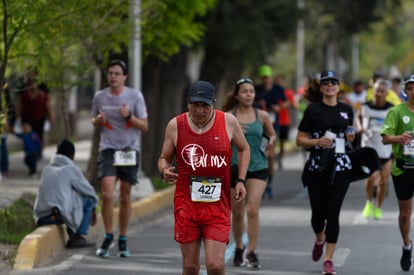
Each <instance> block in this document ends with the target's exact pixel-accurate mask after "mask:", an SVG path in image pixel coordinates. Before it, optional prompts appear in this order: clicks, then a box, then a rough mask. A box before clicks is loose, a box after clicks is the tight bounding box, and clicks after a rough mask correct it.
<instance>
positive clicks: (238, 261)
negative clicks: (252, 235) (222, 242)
mask: <svg viewBox="0 0 414 275" xmlns="http://www.w3.org/2000/svg"><path fill="white" fill-rule="evenodd" d="M244 249H245V246H243V248H237V247H236V249H235V250H234V258H233V264H234V265H235V266H243V265H245V264H246V263H245V261H244V258H243V253H244Z"/></svg>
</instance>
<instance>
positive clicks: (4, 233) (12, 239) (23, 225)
mask: <svg viewBox="0 0 414 275" xmlns="http://www.w3.org/2000/svg"><path fill="white" fill-rule="evenodd" d="M32 208H33V204H32V203H31V202H30V201H28V200H27V199H23V198H22V199H19V200H17V201H15V202H14V203H13V204H12V205H10V206H9V207H6V208H4V209H0V225H1V227H0V242H2V243H10V244H19V243H20V241H21V240H22V239H23V238H24V237H25V236H26V235H27V234H29V233H30V232H32V231H33V230H34V229H35V228H36V224H35V222H34V219H33V210H32Z"/></svg>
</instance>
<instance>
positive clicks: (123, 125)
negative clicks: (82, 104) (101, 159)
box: [91, 86, 148, 151]
mask: <svg viewBox="0 0 414 275" xmlns="http://www.w3.org/2000/svg"><path fill="white" fill-rule="evenodd" d="M123 105H125V106H127V107H128V109H129V110H130V111H131V114H132V115H134V116H136V117H137V118H139V119H145V118H147V117H148V113H147V107H146V105H145V99H144V96H143V95H142V93H141V92H140V91H138V90H135V89H132V88H130V87H127V86H125V87H124V90H123V91H122V92H121V93H120V94H119V95H112V94H111V93H110V91H109V88H105V89H103V90H101V91H98V92H97V93H96V94H95V96H94V98H93V101H92V111H91V115H92V117H95V116H97V115H98V114H99V112H103V113H105V114H106V117H107V122H106V123H105V125H104V126H103V127H102V129H101V141H100V143H99V151H102V150H104V149H116V150H122V149H126V148H131V149H134V150H137V151H140V149H141V144H140V142H141V131H140V130H138V129H137V128H135V127H133V126H132V125H131V123H130V122H129V121H127V120H126V119H125V118H124V117H122V116H121V112H120V108H121V107H122V106H123Z"/></svg>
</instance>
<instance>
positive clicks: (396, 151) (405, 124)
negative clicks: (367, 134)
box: [381, 103, 414, 176]
mask: <svg viewBox="0 0 414 275" xmlns="http://www.w3.org/2000/svg"><path fill="white" fill-rule="evenodd" d="M406 131H410V132H413V131H414V112H411V111H410V110H409V109H408V106H407V104H406V103H403V104H400V105H397V106H394V107H392V108H391V109H390V110H389V111H388V114H387V116H386V117H385V121H384V125H383V126H382V129H381V135H392V136H398V135H401V134H402V133H404V132H406ZM392 153H393V156H394V160H393V164H392V171H391V173H392V174H393V175H394V176H398V175H401V174H402V173H404V171H403V170H401V169H400V168H398V167H397V166H396V160H395V159H403V160H404V161H408V162H414V159H412V158H409V157H407V156H404V154H403V145H401V144H400V143H394V144H393V145H392Z"/></svg>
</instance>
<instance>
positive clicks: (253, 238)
mask: <svg viewBox="0 0 414 275" xmlns="http://www.w3.org/2000/svg"><path fill="white" fill-rule="evenodd" d="M254 98H255V90H254V84H253V81H252V80H250V79H249V78H242V79H240V80H239V81H237V83H236V85H235V87H234V90H233V93H232V94H230V95H229V96H228V98H227V100H226V102H225V104H224V106H223V110H224V111H226V112H230V113H232V114H233V115H234V116H235V117H236V118H237V119H238V121H239V122H240V125H241V127H242V129H243V131H244V135H245V137H246V140H247V142H248V143H249V146H250V163H249V168H248V172H247V176H246V185H247V186H246V187H247V197H246V203H245V204H241V203H234V202H233V201H232V229H233V236H234V240H235V242H236V249H235V254H234V259H233V264H234V265H235V266H242V265H247V266H248V267H252V268H259V267H260V264H259V260H258V257H257V254H256V246H257V240H258V237H259V206H260V202H261V199H262V196H263V192H264V190H265V188H266V185H267V177H268V172H267V167H268V160H267V156H266V150H273V148H274V144H275V141H276V133H275V131H274V128H273V125H272V122H271V120H270V117H269V114H268V113H267V112H265V111H262V110H259V109H255V108H254V107H253V102H254ZM237 162H238V156H237V150H233V155H232V161H231V167H232V169H231V170H232V171H231V172H232V173H231V174H232V181H231V183H232V190H231V191H232V193H233V192H234V186H235V183H236V180H237ZM231 197H232V198H233V197H234V196H233V195H232V196H231ZM246 214H247V224H248V226H247V228H248V230H247V235H248V239H249V243H248V244H247V247H246V246H245V245H244V244H243V241H242V236H243V231H244V216H245V215H246Z"/></svg>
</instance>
